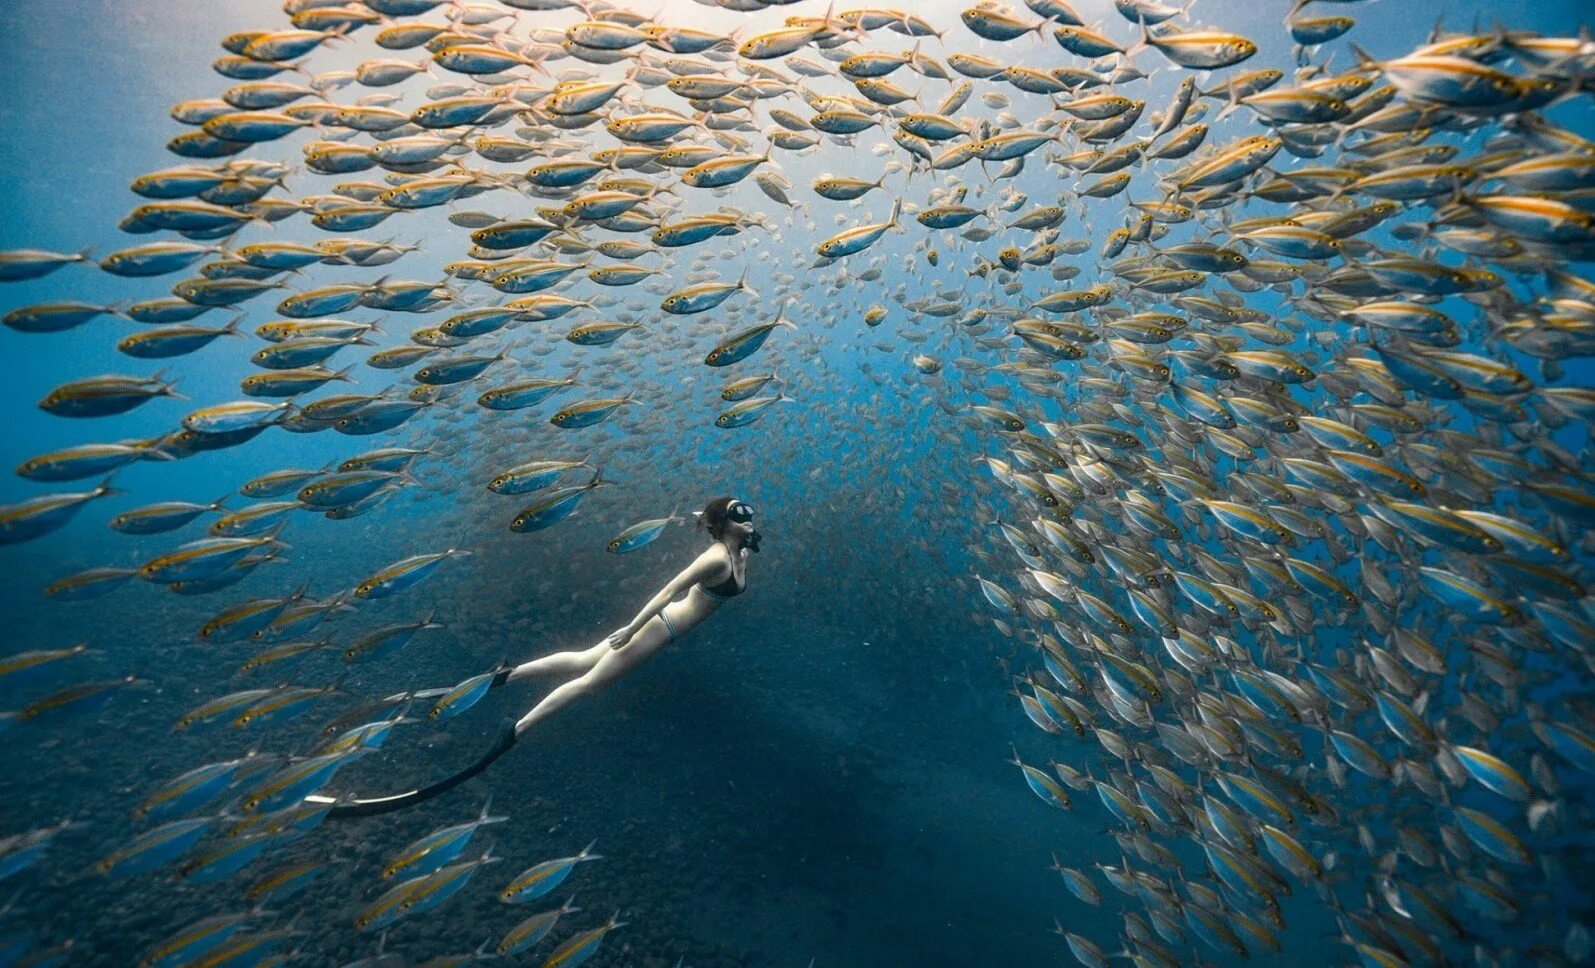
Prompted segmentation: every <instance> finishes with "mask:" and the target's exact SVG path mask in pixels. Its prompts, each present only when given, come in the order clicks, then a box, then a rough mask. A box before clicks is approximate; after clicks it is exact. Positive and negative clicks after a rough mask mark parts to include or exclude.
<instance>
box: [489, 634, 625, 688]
mask: <svg viewBox="0 0 1595 968" xmlns="http://www.w3.org/2000/svg"><path fill="white" fill-rule="evenodd" d="M608 651H609V645H608V644H607V643H606V642H599V643H598V644H597V645H595V646H593V647H592V648H590V649H583V650H582V651H580V652H555V653H554V654H553V655H545V656H543V657H542V658H541V659H533V660H532V661H530V662H523V663H521V664H520V665H518V666H516V667H515V669H514V671H512V672H511V673H510V674H509V678H508V679H507V680H505V681H506V682H519V681H520V680H522V679H529V678H531V677H532V676H546V675H562V676H574V675H580V674H581V673H584V672H586V671H587V670H589V669H591V668H592V667H593V666H595V665H597V664H598V660H599V659H602V658H603V657H604V653H605V652H608Z"/></svg>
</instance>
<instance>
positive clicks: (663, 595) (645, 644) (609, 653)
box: [309, 497, 759, 817]
mask: <svg viewBox="0 0 1595 968" xmlns="http://www.w3.org/2000/svg"><path fill="white" fill-rule="evenodd" d="M697 526H698V527H699V528H702V529H703V530H705V531H707V532H708V533H709V537H710V539H711V540H712V542H713V543H712V544H710V545H709V547H707V548H705V549H704V550H703V552H702V553H700V554H699V555H698V557H697V558H695V559H694V560H693V561H692V563H691V564H689V565H688V566H687V567H686V568H684V569H682V571H681V573H680V574H678V575H676V576H675V577H674V578H672V579H671V580H670V582H669V584H667V585H665V587H664V588H662V589H660V590H659V592H658V593H657V594H655V595H654V596H653V597H652V598H650V599H649V600H648V603H647V604H646V605H644V606H643V607H642V610H641V611H639V612H638V613H637V615H636V617H634V618H633V619H632V620H631V621H630V622H628V623H627V624H626V625H624V626H622V627H621V628H618V629H616V630H615V631H613V632H611V633H610V634H609V635H608V636H606V637H605V638H604V639H603V640H602V641H600V642H598V643H597V644H596V645H593V646H592V647H590V648H587V649H583V650H580V651H574V652H556V653H554V654H553V655H545V656H543V657H542V658H540V659H533V660H531V661H530V662H525V663H522V664H520V665H511V666H504V667H502V668H500V669H499V670H498V671H497V674H496V675H494V677H493V686H494V687H497V686H501V685H505V684H506V683H511V682H518V681H520V680H522V679H530V678H532V677H533V676H546V675H558V676H566V677H572V678H568V679H567V680H566V681H565V682H564V683H562V684H560V685H559V686H556V687H555V688H554V690H553V691H552V692H550V693H549V694H548V695H546V696H544V697H543V699H542V701H541V702H539V703H538V704H537V705H535V706H533V707H532V709H531V710H530V711H529V712H527V713H526V715H524V716H522V717H521V718H520V719H519V720H515V721H506V722H505V723H504V725H503V727H502V728H501V729H500V731H499V735H498V737H497V739H496V740H495V741H494V744H493V746H492V748H491V749H489V750H488V751H487V753H485V754H484V755H483V756H482V757H481V758H480V759H478V760H477V761H476V762H475V763H472V764H471V765H470V766H468V767H466V768H465V769H463V770H461V771H459V772H458V773H455V774H452V775H450V776H448V777H445V778H443V779H442V780H439V781H438V782H436V783H433V784H432V785H430V786H426V787H421V788H420V789H417V790H411V791H408V792H406V793H401V794H398V795H396V796H389V797H379V798H374V799H355V800H346V799H340V800H338V801H336V802H335V803H334V806H333V807H332V808H331V812H330V814H329V816H332V817H363V816H374V815H376V814H381V813H387V812H389V811H392V810H398V809H400V808H402V807H407V806H410V805H412V804H416V803H421V802H422V801H425V800H430V799H432V798H433V797H436V796H438V795H440V794H442V793H445V792H447V791H449V790H451V789H453V788H454V787H456V786H459V785H460V784H461V783H464V782H465V781H466V780H469V779H470V778H471V777H473V776H475V775H476V774H478V773H480V772H482V771H483V770H485V769H487V767H488V766H489V765H490V764H491V763H492V762H493V761H494V760H496V759H498V758H499V757H500V756H502V755H503V754H504V753H505V752H506V751H508V750H509V748H510V747H511V746H514V745H515V743H516V741H517V740H518V739H519V738H520V737H521V736H522V735H523V734H524V733H526V731H527V730H529V729H531V728H532V727H533V726H535V725H536V724H537V723H539V722H542V721H543V720H544V719H547V718H548V717H549V716H551V715H553V714H554V713H556V712H558V711H559V710H561V709H563V708H564V707H566V706H568V705H570V703H572V702H573V701H575V700H577V699H579V698H581V697H582V696H586V695H588V694H590V693H594V692H597V691H598V690H600V689H603V688H604V687H605V686H607V685H609V684H610V683H612V682H614V681H615V680H617V679H619V678H620V677H621V676H624V675H625V674H626V673H628V672H630V671H631V670H632V669H635V668H636V667H637V666H639V665H641V664H642V663H643V662H644V661H645V660H647V659H648V657H649V656H652V655H653V654H654V653H656V652H658V651H659V650H660V649H662V648H664V647H665V646H666V645H668V644H669V643H671V642H674V641H675V640H676V639H678V638H680V637H681V636H683V635H685V634H687V633H688V632H690V631H692V630H693V629H694V628H696V627H697V626H698V625H699V624H700V623H702V622H703V621H704V620H705V619H707V618H708V617H709V616H711V615H713V614H714V613H715V612H716V611H717V610H718V609H719V608H720V605H721V603H723V602H725V601H726V600H727V599H730V598H734V597H736V596H737V595H740V594H742V593H743V591H745V590H746V589H747V576H748V553H749V552H750V551H758V550H759V533H758V532H757V531H755V530H754V529H753V507H752V506H751V505H749V504H747V503H745V502H743V501H740V500H737V499H736V498H731V497H717V498H715V499H714V500H712V501H710V502H709V503H708V504H707V505H705V506H704V509H703V511H701V512H699V514H698V525H697ZM682 592H686V595H685V597H682V598H680V599H679V600H678V598H677V596H680V595H681V594H682ZM420 695H422V694H417V697H418V698H419V697H420ZM309 799H310V800H312V801H325V800H326V798H323V797H310V798H309ZM328 802H330V801H328Z"/></svg>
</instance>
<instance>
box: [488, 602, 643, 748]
mask: <svg viewBox="0 0 1595 968" xmlns="http://www.w3.org/2000/svg"><path fill="white" fill-rule="evenodd" d="M670 638H671V636H670V631H669V629H667V628H665V623H664V622H663V621H661V620H660V619H659V618H658V617H657V616H656V617H654V618H651V619H649V620H648V624H646V625H644V626H643V627H642V628H641V629H639V630H638V631H637V634H636V635H634V636H632V639H631V642H630V643H628V644H627V645H626V647H625V648H624V649H621V650H620V651H618V652H617V651H615V650H614V649H611V648H609V647H608V646H603V648H604V653H603V654H602V655H601V656H600V657H599V659H598V661H597V663H596V664H594V665H593V667H592V668H591V669H589V670H588V671H587V672H586V673H585V674H583V675H582V676H581V677H580V678H577V679H572V680H571V681H569V682H567V683H565V684H564V685H561V686H558V687H556V688H555V689H554V691H553V692H550V693H549V694H548V695H546V696H544V697H543V701H542V702H540V703H538V704H537V705H536V706H533V707H532V711H531V712H529V713H527V714H526V715H525V716H522V717H521V720H520V722H518V723H516V724H515V735H516V736H520V735H522V734H524V733H525V732H526V731H527V730H528V729H531V728H532V726H533V724H535V723H537V722H540V721H541V720H544V719H547V718H548V717H549V716H552V715H553V714H554V713H556V712H558V711H559V710H561V709H563V708H565V707H566V706H568V705H570V703H572V702H574V701H575V700H577V699H579V698H581V697H582V696H585V695H587V694H588V693H590V692H597V691H598V690H600V689H602V688H604V687H605V686H607V685H609V684H610V683H611V682H614V681H615V680H616V679H619V678H620V677H621V676H623V675H625V674H626V673H627V672H630V671H631V670H632V669H634V668H636V666H637V664H638V663H640V662H642V661H643V660H644V659H646V658H648V657H649V656H651V655H653V654H654V653H655V652H658V651H659V650H660V649H661V648H663V647H664V645H665V643H667V642H669V641H670ZM549 658H555V656H550V657H549ZM538 661H542V660H538ZM523 668H524V667H523ZM517 671H519V670H517Z"/></svg>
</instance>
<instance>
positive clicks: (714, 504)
mask: <svg viewBox="0 0 1595 968" xmlns="http://www.w3.org/2000/svg"><path fill="white" fill-rule="evenodd" d="M735 502H736V498H734V497H717V498H715V499H714V500H712V501H710V502H709V503H708V504H705V505H704V506H703V514H701V515H699V516H698V527H700V528H702V529H704V530H705V531H707V532H709V537H711V538H713V539H714V540H716V541H719V540H720V539H721V538H722V537H724V536H725V533H726V525H727V524H728V523H729V522H728V521H727V520H726V508H729V507H730V506H731V505H732V504H733V503H735Z"/></svg>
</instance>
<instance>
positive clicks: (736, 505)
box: [726, 501, 753, 538]
mask: <svg viewBox="0 0 1595 968" xmlns="http://www.w3.org/2000/svg"><path fill="white" fill-rule="evenodd" d="M752 533H753V508H752V506H751V505H748V504H744V503H743V502H741V501H732V502H731V504H730V505H729V506H728V507H727V508H726V534H728V535H732V536H735V537H738V538H742V537H745V536H747V535H750V534H752Z"/></svg>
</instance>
